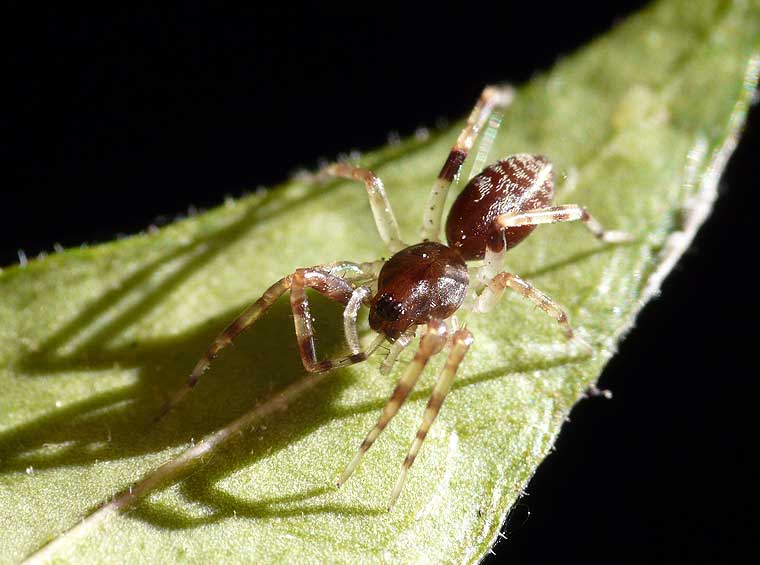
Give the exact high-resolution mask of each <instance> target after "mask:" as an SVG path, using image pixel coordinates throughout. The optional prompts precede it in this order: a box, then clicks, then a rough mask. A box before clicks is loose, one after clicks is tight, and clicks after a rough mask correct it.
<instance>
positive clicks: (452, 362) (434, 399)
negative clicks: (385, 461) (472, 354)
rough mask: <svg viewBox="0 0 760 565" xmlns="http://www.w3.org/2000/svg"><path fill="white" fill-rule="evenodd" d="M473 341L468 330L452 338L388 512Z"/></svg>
mask: <svg viewBox="0 0 760 565" xmlns="http://www.w3.org/2000/svg"><path fill="white" fill-rule="evenodd" d="M472 341H473V337H472V333H471V332H470V331H469V330H468V329H466V328H462V329H459V330H457V331H456V332H455V333H454V335H453V337H452V342H453V345H452V347H451V351H450V352H449V357H448V359H446V365H445V366H444V368H443V371H442V372H441V374H440V376H439V377H438V380H437V381H436V383H435V386H434V387H433V393H432V394H431V395H430V400H428V403H427V406H426V407H425V413H424V415H423V416H422V424H420V427H419V429H418V430H417V435H416V436H415V438H414V441H413V442H412V445H411V447H410V448H409V454H408V455H407V456H406V459H404V463H403V465H402V467H401V474H400V475H399V477H398V480H397V481H396V484H395V486H394V487H393V490H392V491H391V498H390V502H389V503H388V510H390V509H391V508H393V505H394V504H396V500H398V497H399V494H401V489H402V488H403V487H404V483H405V482H406V477H407V475H408V473H409V469H410V468H411V466H412V463H414V460H415V458H416V457H417V454H418V453H419V451H420V447H421V446H422V442H423V441H425V437H426V436H427V433H428V431H429V430H430V426H432V425H433V422H434V421H435V418H436V416H438V412H439V411H440V409H441V405H442V404H443V401H444V399H445V398H446V395H447V394H448V393H449V391H450V390H451V385H452V383H453V382H454V377H455V376H456V373H457V369H458V368H459V365H460V364H461V362H462V359H464V356H465V355H466V354H467V351H468V350H469V349H470V345H472Z"/></svg>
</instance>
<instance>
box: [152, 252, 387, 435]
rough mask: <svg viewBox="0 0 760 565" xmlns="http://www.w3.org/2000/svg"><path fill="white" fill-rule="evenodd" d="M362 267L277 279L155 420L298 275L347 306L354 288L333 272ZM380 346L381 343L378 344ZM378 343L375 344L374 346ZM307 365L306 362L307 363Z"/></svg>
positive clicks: (357, 271) (358, 273) (355, 273)
mask: <svg viewBox="0 0 760 565" xmlns="http://www.w3.org/2000/svg"><path fill="white" fill-rule="evenodd" d="M362 267H363V265H357V264H355V263H350V262H344V263H335V264H333V265H327V266H325V267H320V268H319V269H317V268H311V269H299V270H298V271H296V272H295V273H293V274H291V275H288V276H286V277H283V278H281V279H280V280H278V281H277V282H276V283H274V284H273V285H272V286H270V287H269V288H268V289H267V290H266V291H265V292H264V294H262V295H261V297H260V298H259V299H258V300H257V301H256V302H254V303H253V304H251V305H250V306H249V307H248V308H246V309H245V310H244V311H243V312H242V313H241V314H240V315H239V316H238V317H237V318H235V319H234V320H233V321H232V322H231V323H230V324H229V325H228V326H227V327H226V328H225V329H224V330H223V331H222V333H220V334H219V335H218V336H217V337H216V339H215V340H214V341H213V342H212V343H211V345H210V346H209V348H208V349H207V350H206V352H205V353H204V354H203V357H201V358H200V360H199V361H198V363H197V364H196V365H195V368H194V369H193V372H192V373H190V378H188V380H187V383H186V384H185V386H184V387H183V388H182V389H180V390H179V391H178V392H177V393H176V394H175V395H174V396H173V397H172V398H170V399H169V401H168V402H167V403H166V404H164V406H163V407H162V408H161V411H160V412H159V414H158V416H156V418H155V420H156V421H158V420H160V419H161V418H163V417H164V416H165V415H166V414H167V413H168V412H169V411H170V410H171V409H172V408H174V406H176V405H177V404H178V403H179V402H180V401H181V400H182V399H183V398H184V397H185V396H187V394H188V393H189V392H190V390H192V388H193V387H194V386H195V385H196V384H197V383H198V380H199V379H200V378H201V376H202V375H203V373H205V372H206V371H207V370H208V368H209V366H210V365H211V361H213V360H214V359H215V358H216V356H217V355H218V354H219V352H220V351H221V350H222V349H224V348H225V347H227V346H228V345H229V344H231V343H232V341H233V340H234V339H235V338H236V337H237V336H238V335H240V334H241V333H243V332H244V331H245V330H247V329H248V328H249V327H251V326H252V325H253V324H254V323H255V322H256V321H257V320H258V319H259V318H260V317H261V316H262V315H264V313H266V311H267V310H269V308H271V306H272V305H273V304H274V303H275V302H276V301H277V299H278V298H280V296H282V295H283V294H284V293H285V292H286V291H287V290H289V289H291V290H292V287H293V284H294V279H296V278H298V277H297V276H296V275H299V276H300V277H301V278H303V277H304V273H309V276H308V278H309V285H308V286H312V287H313V288H314V289H315V290H317V291H318V292H320V293H322V294H324V295H325V296H327V297H328V298H332V299H334V300H337V301H338V302H341V303H342V304H344V305H347V304H348V301H349V300H350V296H351V294H352V293H353V290H354V289H353V287H352V286H351V285H350V284H349V283H348V282H347V281H346V280H345V279H343V278H341V277H338V276H335V275H333V274H331V273H332V272H343V271H347V272H350V273H351V277H350V278H362V277H363V276H364V274H363V272H362ZM323 269H324V270H323ZM299 281H300V279H299ZM299 284H301V291H302V292H303V283H302V282H300V283H299ZM304 295H305V294H304ZM307 310H308V304H307ZM354 320H355V318H354ZM357 341H358V338H357ZM377 345H379V343H378V344H377ZM377 345H375V344H373V346H374V347H375V348H376V347H377ZM362 360H363V359H362ZM304 365H306V363H305V362H304Z"/></svg>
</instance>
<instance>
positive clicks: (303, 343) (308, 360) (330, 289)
mask: <svg viewBox="0 0 760 565" xmlns="http://www.w3.org/2000/svg"><path fill="white" fill-rule="evenodd" d="M307 287H308V288H313V289H314V290H316V291H317V292H319V293H320V294H323V295H324V296H327V297H328V298H330V299H332V300H335V301H336V302H340V303H341V304H343V305H344V306H348V305H349V303H350V302H351V297H352V296H353V295H354V287H353V286H351V284H350V283H348V282H347V281H346V280H345V279H342V278H340V277H336V276H335V275H331V274H330V273H327V272H325V271H322V270H319V269H298V270H297V271H296V272H295V273H293V275H292V282H291V285H290V306H291V308H292V310H293V324H294V326H295V332H296V340H297V341H298V350H299V352H300V354H301V361H302V362H303V366H304V368H305V369H306V370H307V371H309V372H310V373H319V372H322V371H329V370H330V369H334V368H336V367H345V366H347V365H353V364H354V363H360V362H362V361H364V360H366V359H367V357H368V356H369V353H370V352H363V351H358V347H357V351H356V352H353V351H352V353H351V354H350V355H347V356H345V357H338V358H334V359H325V360H323V361H318V360H317V350H316V346H315V344H314V326H313V324H312V320H313V318H312V316H311V310H310V309H309V299H308V298H307V297H306V288H307ZM359 305H360V304H359ZM359 305H356V304H354V306H355V307H356V310H357V312H358V309H359ZM344 319H345V318H344ZM353 323H354V328H353V334H354V335H355V333H356V328H355V324H356V316H353ZM352 337H353V336H352ZM352 341H353V340H352ZM358 341H359V338H358V336H357V337H356V340H355V342H354V343H352V344H351V345H352V347H353V345H355V344H356V345H358ZM377 345H379V342H377ZM375 347H377V346H375Z"/></svg>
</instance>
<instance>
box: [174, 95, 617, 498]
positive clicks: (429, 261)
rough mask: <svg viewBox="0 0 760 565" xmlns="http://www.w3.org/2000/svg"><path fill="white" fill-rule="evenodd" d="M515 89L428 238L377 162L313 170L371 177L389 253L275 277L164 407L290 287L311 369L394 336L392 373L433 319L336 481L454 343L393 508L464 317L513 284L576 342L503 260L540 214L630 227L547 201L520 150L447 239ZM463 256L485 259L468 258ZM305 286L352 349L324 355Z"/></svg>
mask: <svg viewBox="0 0 760 565" xmlns="http://www.w3.org/2000/svg"><path fill="white" fill-rule="evenodd" d="M512 97H513V91H512V89H511V88H509V87H497V86H489V87H486V88H485V89H484V90H483V93H482V94H481V95H480V98H479V99H478V102H477V104H475V107H474V108H473V110H472V112H471V114H470V116H469V118H468V120H467V124H466V125H465V127H464V129H463V130H462V132H461V133H460V134H459V137H458V138H457V140H456V143H455V144H454V147H453V148H452V149H451V151H450V153H449V156H448V158H447V159H446V161H445V163H444V164H443V167H442V168H441V171H440V173H439V174H438V178H437V179H436V181H435V183H434V184H433V187H432V190H431V192H430V196H429V198H428V201H427V205H426V206H425V214H424V218H423V223H422V232H421V236H422V241H421V242H420V243H416V244H414V245H407V244H406V243H404V242H403V241H402V240H401V236H400V233H399V228H398V224H397V223H396V218H395V217H394V214H393V211H392V209H391V204H390V202H389V201H388V198H387V196H386V194H385V189H384V187H383V183H382V182H381V180H380V179H379V178H378V177H377V176H376V175H375V174H374V173H373V172H372V171H370V170H367V169H363V168H360V167H355V166H352V165H349V164H347V163H335V164H332V165H329V166H327V167H325V168H324V169H323V170H322V171H320V173H318V174H317V175H316V177H317V178H327V177H342V178H347V179H353V180H357V181H361V182H363V183H364V184H365V186H366V188H367V193H368V195H369V202H370V206H371V208H372V214H373V216H374V219H375V223H376V225H377V229H378V231H379V232H380V237H381V238H382V239H383V241H384V242H385V244H386V245H387V246H388V248H389V249H390V250H391V252H392V253H393V255H392V256H391V257H390V259H388V260H386V261H383V260H379V261H374V262H369V263H352V262H348V261H346V262H338V263H333V264H329V265H317V266H314V267H308V268H303V269H298V270H296V271H295V272H294V273H292V274H289V275H287V276H285V277H283V278H282V279H280V280H279V281H277V282H276V283H274V284H273V285H272V286H271V287H269V289H267V290H266V292H264V294H263V295H262V296H261V298H259V299H258V300H257V301H256V302H254V303H253V304H252V305H251V306H249V307H248V308H247V309H246V310H245V311H244V312H243V313H242V314H240V316H238V317H237V318H236V319H235V320H233V321H232V323H231V324H230V325H229V326H228V327H227V328H226V329H225V330H224V331H223V332H222V333H221V334H220V335H219V336H218V337H217V338H216V339H215V340H214V342H213V343H212V344H211V346H210V347H209V348H208V350H207V351H206V353H205V355H204V356H203V357H202V358H201V359H200V361H198V364H197V365H196V366H195V369H194V370H193V372H192V374H191V375H190V378H189V379H188V382H187V384H186V386H185V387H184V388H183V389H181V390H180V391H178V392H177V393H176V394H175V396H174V397H173V398H172V399H171V400H170V401H169V402H168V403H167V404H166V406H165V407H164V410H163V411H162V413H161V415H163V414H165V413H166V412H168V411H169V410H170V409H171V408H172V407H173V406H174V405H175V404H176V403H177V402H179V401H180V400H181V399H182V398H183V397H184V396H185V395H186V394H187V393H188V392H189V391H190V389H192V387H193V386H195V384H196V383H197V382H198V379H199V378H200V376H201V375H202V374H203V373H204V372H205V371H206V369H208V367H209V364H210V363H211V360H212V359H214V358H215V357H216V356H217V354H218V353H219V351H220V350H221V349H223V348H224V347H226V346H227V345H229V344H230V343H231V342H232V341H233V340H234V339H235V337H237V336H238V335H239V334H240V333H241V332H243V331H244V330H245V329H247V328H248V327H250V326H251V325H252V324H253V323H254V322H255V321H256V320H258V319H259V317H260V316H262V315H263V314H264V313H265V312H266V311H267V310H268V309H269V308H270V307H271V306H272V304H274V303H275V302H276V300H277V299H278V298H279V297H280V296H281V295H282V294H283V293H285V291H287V290H290V304H291V308H292V310H293V318H294V322H295V334H296V338H297V341H298V347H299V350H300V355H301V359H302V361H303V365H304V367H305V368H306V370H307V371H311V372H318V371H328V370H330V369H333V368H336V367H344V366H347V365H351V364H354V363H359V362H361V361H364V360H366V359H367V358H368V357H369V356H370V355H372V354H373V353H374V352H375V351H376V350H377V349H378V347H379V346H380V345H381V344H382V343H383V342H385V341H387V342H389V343H390V344H391V345H390V349H389V352H388V354H387V356H386V358H385V359H384V360H383V362H382V364H381V369H380V370H381V372H382V373H384V374H387V373H388V372H390V370H391V368H392V366H393V364H394V362H395V360H396V358H397V357H398V355H399V354H400V353H401V352H402V351H403V350H404V348H406V347H407V346H408V345H409V344H410V343H411V341H412V340H413V339H414V337H415V336H416V334H417V331H418V328H420V327H422V326H425V328H424V331H423V332H422V337H421V338H420V341H419V346H418V348H417V352H416V354H415V355H414V358H413V359H412V361H411V362H410V363H409V365H408V366H407V367H406V368H405V370H404V372H403V374H402V375H401V377H400V379H399V381H398V384H397V385H396V388H395V390H394V391H393V394H392V395H391V397H390V399H389V400H388V402H387V404H386V405H385V407H384V408H383V411H382V414H381V415H380V417H379V418H378V420H377V423H376V424H375V426H374V427H373V428H372V429H371V430H370V431H369V433H368V434H367V436H366V437H365V438H364V441H362V443H361V445H360V446H359V450H358V452H357V453H356V455H355V457H354V458H353V460H352V461H351V462H350V463H349V464H348V466H347V467H346V469H345V470H344V471H343V473H342V474H341V476H340V478H339V479H338V486H340V485H342V484H343V483H344V482H345V481H346V480H348V478H349V477H350V476H351V474H352V473H353V472H354V471H355V470H356V468H357V466H358V465H359V462H360V461H361V459H362V457H363V455H364V454H365V453H366V452H367V450H368V449H369V448H370V447H371V446H372V444H373V443H374V441H375V440H376V439H377V437H378V436H379V435H380V433H381V432H382V431H383V430H384V429H385V427H386V426H387V425H388V423H389V422H390V421H391V419H392V418H393V417H394V416H395V415H396V414H397V413H398V411H399V408H400V407H401V405H402V404H403V403H404V401H405V400H406V399H407V397H408V396H409V393H410V392H411V391H412V389H413V388H414V386H415V384H416V383H417V381H418V379H419V378H420V375H421V374H422V372H423V370H424V368H425V366H426V365H427V363H428V361H429V360H430V358H431V357H432V356H433V355H435V354H437V353H439V352H440V351H442V350H443V349H448V358H447V360H446V364H445V365H444V368H443V370H442V372H441V374H440V376H439V377H438V379H437V381H436V383H435V386H434V388H433V392H432V394H431V396H430V400H429V401H428V404H427V407H426V408H425V412H424V415H423V418H422V423H421V425H420V427H419V429H418V430H417V434H416V436H415V438H414V440H413V442H412V444H411V447H410V449H409V453H408V455H407V456H406V459H405V460H404V462H403V465H402V469H401V474H400V475H399V478H398V480H397V482H396V484H395V486H394V488H393V491H392V492H391V498H390V503H389V505H388V508H389V509H390V508H391V507H392V506H393V505H394V504H395V502H396V500H397V499H398V496H399V494H400V493H401V489H402V487H403V485H404V482H405V480H406V476H407V473H408V471H409V468H410V467H411V466H412V463H413V462H414V459H415V457H417V454H418V452H419V450H420V447H421V445H422V442H423V441H424V439H425V436H426V435H427V433H428V430H429V429H430V426H431V425H432V423H433V421H434V420H435V418H436V416H437V414H438V411H439V410H440V408H441V405H442V404H443V400H444V398H445V397H446V395H447V394H448V392H449V390H450V388H451V385H452V382H453V380H454V376H455V375H456V372H457V368H458V367H459V365H460V363H461V362H462V359H463V358H464V356H465V354H466V353H467V351H468V349H469V348H470V345H471V344H472V342H473V335H472V333H471V332H470V331H469V330H468V329H467V328H466V327H465V326H464V325H463V324H462V319H463V317H464V316H465V315H467V314H468V313H470V312H477V313H479V312H488V311H489V310H490V309H491V308H493V307H494V306H495V305H496V303H497V302H498V301H499V299H500V298H501V295H502V294H503V292H504V290H505V289H506V288H510V289H512V290H515V291H517V292H518V293H520V294H521V295H522V296H524V297H525V298H527V299H528V300H530V301H532V302H533V303H534V304H535V305H536V306H538V307H539V308H541V309H542V310H543V311H544V312H545V313H546V314H548V315H549V316H551V317H552V318H554V319H555V320H556V322H557V323H558V324H559V326H560V328H561V329H562V331H563V332H564V334H565V336H566V337H567V338H568V339H576V340H577V338H575V337H574V335H573V330H572V328H571V327H570V324H569V322H568V319H567V315H566V314H565V312H564V310H563V309H562V307H561V306H560V305H559V304H557V303H556V302H555V301H554V300H553V299H551V298H550V297H549V296H547V295H546V294H544V293H542V292H541V291H540V290H538V289H536V288H534V287H533V286H531V285H530V284H529V283H527V282H526V281H524V280H523V279H521V278H520V277H519V276H517V275H514V274H512V273H508V272H506V271H502V270H501V269H502V265H503V259H504V255H505V253H506V252H507V250H509V249H511V248H513V247H514V246H515V245H517V244H518V243H520V242H521V241H522V240H523V239H525V238H526V237H527V236H528V235H529V234H530V233H531V232H532V231H533V230H534V229H535V228H536V226H537V225H538V224H547V223H555V222H569V221H575V220H580V221H582V222H584V224H585V225H586V227H588V229H589V230H590V231H591V232H592V233H593V235H594V236H596V237H597V238H598V239H600V240H603V241H608V242H620V241H625V240H627V239H628V236H627V235H626V234H624V233H622V232H612V231H605V230H604V229H603V228H602V226H601V225H600V224H599V223H598V222H597V221H596V220H595V219H594V218H593V217H592V216H591V215H590V214H589V213H588V212H587V211H586V209H585V208H583V207H581V206H579V205H576V204H566V205H563V206H551V203H552V200H553V197H554V172H553V169H552V164H551V163H550V162H549V160H548V159H547V158H546V157H543V156H541V155H529V154H519V155H512V156H509V157H507V158H505V159H502V160H500V161H498V162H496V163H494V164H492V165H490V166H488V167H486V168H485V169H484V170H483V171H482V172H481V173H480V174H478V175H476V176H475V177H473V178H472V179H471V180H470V181H469V182H468V183H467V185H466V186H465V188H464V189H463V190H462V192H461V193H460V194H459V196H458V197H457V198H456V200H455V201H454V204H453V205H452V207H451V210H449V214H448V217H447V220H446V226H445V231H446V240H447V244H444V243H441V241H440V231H441V219H442V215H443V206H444V202H445V200H446V195H447V192H448V189H449V187H450V185H451V183H452V181H453V180H454V178H455V177H457V175H458V174H459V171H460V169H461V167H462V164H463V162H464V160H465V159H466V158H467V155H468V153H469V152H470V149H471V148H472V146H473V143H474V141H475V139H476V137H477V136H478V133H479V132H480V131H481V129H482V128H483V126H484V125H485V124H486V122H487V121H488V119H489V116H490V115H491V114H492V112H494V110H495V109H497V108H504V107H506V106H507V105H509V103H510V102H511V100H512ZM496 127H498V126H496ZM484 137H486V138H487V137H488V136H484ZM484 143H487V139H486V141H484ZM486 152H487V150H486ZM481 153H483V152H481ZM467 261H478V263H477V264H476V265H475V266H470V267H469V268H468V265H467ZM307 287H308V288H312V289H314V290H315V291H317V292H319V293H320V294H323V295H324V296H327V297H328V298H330V299H332V300H335V301H337V302H340V303H341V304H343V305H344V306H345V310H344V313H343V321H344V331H345V337H346V341H347V343H348V346H349V349H350V354H349V355H347V356H345V357H338V358H333V359H326V360H322V361H320V360H318V358H317V354H316V349H315V344H314V330H313V326H312V316H311V313H310V310H309V302H308V299H307V296H306V292H305V290H306V288H307ZM363 305H364V306H367V307H369V326H370V328H371V329H372V330H373V331H375V332H376V333H377V337H376V338H375V339H374V340H373V341H372V342H371V344H370V345H369V347H368V348H367V349H364V350H362V347H361V344H360V341H359V337H358V333H357V327H356V324H357V317H358V313H359V310H360V308H361V307H362V306H363ZM457 316H458V317H459V320H457Z"/></svg>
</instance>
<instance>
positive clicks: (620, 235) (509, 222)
mask: <svg viewBox="0 0 760 565" xmlns="http://www.w3.org/2000/svg"><path fill="white" fill-rule="evenodd" d="M578 220H580V221H581V222H583V223H584V224H585V225H586V227H587V228H588V229H589V231H590V232H591V233H592V234H594V237H595V238H597V239H599V240H602V241H606V242H609V243H622V242H625V241H631V236H630V235H628V234H627V233H625V232H621V231H608V230H605V229H604V228H603V227H602V224H600V223H599V222H598V221H597V220H596V219H595V218H594V217H593V216H592V215H591V214H589V213H588V211H587V210H586V209H585V208H584V207H582V206H578V205H577V204H565V205H564V206H552V207H549V208H537V209H535V210H526V211H524V212H517V213H515V214H504V215H502V216H497V217H496V219H495V220H494V221H495V222H496V224H497V225H498V226H499V227H501V228H513V227H517V226H535V225H538V224H555V223H557V222H575V221H578Z"/></svg>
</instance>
